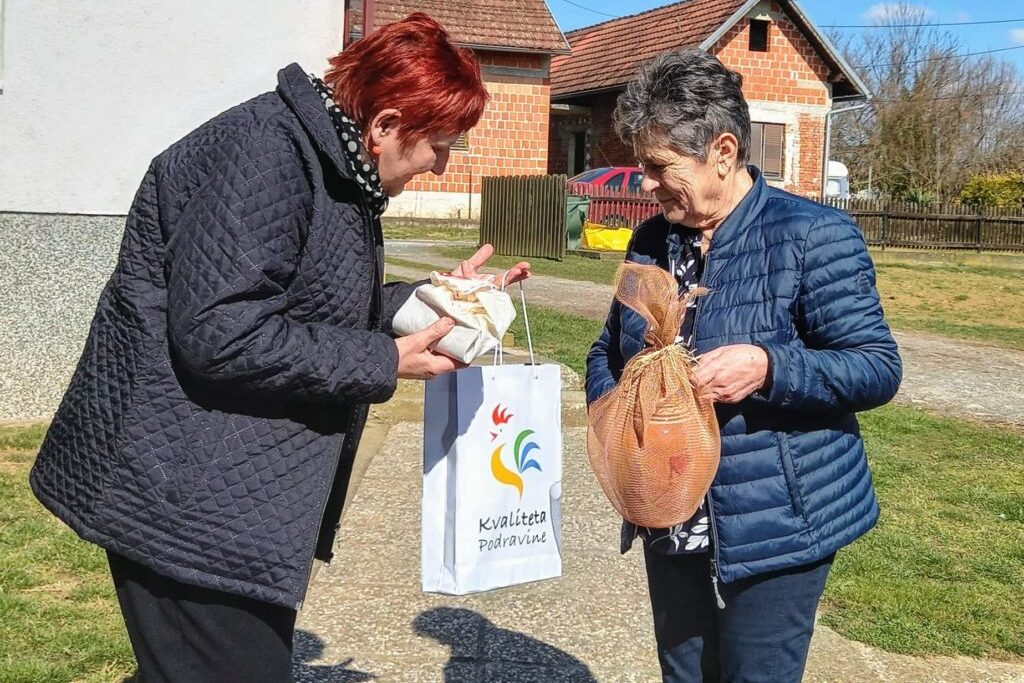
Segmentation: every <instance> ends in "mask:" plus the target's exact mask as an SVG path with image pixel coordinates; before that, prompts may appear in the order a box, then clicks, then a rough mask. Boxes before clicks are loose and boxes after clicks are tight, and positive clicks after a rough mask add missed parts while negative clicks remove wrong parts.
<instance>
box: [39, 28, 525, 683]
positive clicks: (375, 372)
mask: <svg viewBox="0 0 1024 683" xmlns="http://www.w3.org/2000/svg"><path fill="white" fill-rule="evenodd" d="M486 102H487V92H486V90H485V89H484V86H483V83H482V82H481V80H480V72H479V67H478V65H477V63H476V61H475V60H474V58H473V57H472V55H471V54H470V53H469V52H468V51H466V50H462V49H458V48H456V47H454V46H453V45H452V44H451V42H450V41H449V39H448V36H447V34H446V33H445V32H444V30H443V29H442V27H441V26H440V25H439V24H438V23H437V22H435V21H434V20H433V19H431V18H429V17H427V16H426V15H423V14H414V15H412V16H410V17H409V18H408V19H406V20H404V21H400V22H396V23H394V24H390V25H387V26H384V27H382V28H381V29H379V30H378V31H376V32H375V33H373V34H371V35H369V36H367V37H365V38H364V39H363V40H361V41H359V42H358V43H356V44H354V45H353V46H351V47H350V48H349V49H348V50H346V51H345V52H342V53H341V54H339V55H337V56H335V57H333V58H332V59H331V60H330V69H329V70H328V72H327V74H326V76H325V78H324V79H323V80H321V79H320V78H317V77H316V76H313V75H308V74H307V73H306V72H305V71H303V69H301V68H300V67H299V66H298V65H296V64H292V65H290V66H288V67H286V68H284V69H282V70H281V72H280V73H279V74H278V87H277V90H276V91H274V92H270V93H266V94H263V95H259V96H258V97H256V98H254V99H252V100H250V101H248V102H245V103H244V104H241V105H239V106H237V107H235V108H233V109H231V110H229V111H227V112H225V113H223V114H221V115H219V116H217V117H216V118H214V119H213V120H211V121H209V122H207V123H205V124H203V125H202V126H200V127H199V128H197V129H196V130H194V131H193V132H192V133H190V134H189V135H187V136H186V137H185V138H184V139H182V140H181V141H179V142H177V143H175V144H174V145H172V146H171V147H170V148H169V149H167V150H166V151H165V152H163V153H162V154H160V155H159V156H158V157H157V158H156V159H154V160H153V162H152V164H151V166H150V168H149V170H148V172H147V173H146V175H145V177H144V179H143V181H142V185H141V187H140V188H139V191H138V194H137V195H136V198H135V201H134V203H133V205H132V209H131V212H130V214H129V216H128V221H127V224H126V228H125V234H124V240H123V242H122V245H121V252H120V254H119V258H118V263H117V266H116V268H115V270H114V273H113V275H112V276H111V278H110V280H109V282H108V283H107V285H106V287H105V288H104V290H103V293H102V295H101V297H100V300H99V304H98V307H97V311H96V315H95V317H94V319H93V322H92V326H91V329H90V333H89V338H88V340H87V342H86V344H85V349H84V351H83V353H82V357H81V360H80V361H79V365H78V368H77V369H76V371H75V375H74V377H73V378H72V380H71V383H70V386H69V388H68V390H67V393H66V394H65V397H64V400H63V401H62V403H61V406H60V408H59V409H58V411H57V414H56V416H55V417H54V420H53V423H52V424H51V426H50V430H49V432H48V433H47V437H46V440H45V442H44V444H43V447H42V449H41V451H40V454H39V457H38V459H37V461H36V463H35V465H34V467H33V470H32V475H31V483H32V488H33V490H34V492H35V494H36V496H37V497H38V498H39V500H40V501H41V502H42V503H43V504H44V505H45V506H46V507H47V508H49V509H50V510H51V511H53V513H54V514H55V515H57V516H58V517H59V518H60V519H62V520H63V521H64V522H66V523H67V524H68V525H69V526H71V528H73V529H74V530H75V531H76V532H77V533H78V534H79V535H80V536H82V538H84V539H86V540H88V541H91V542H94V543H96V544H98V545H100V546H101V547H103V548H104V549H105V550H106V551H107V554H108V559H109V562H110V567H111V573H112V575H113V579H114V585H115V588H116V591H117V595H118V600H119V602H120V605H121V611H122V613H123V615H124V618H125V623H126V626H127V629H128V634H129V636H130V638H131V642H132V646H133V649H134V650H135V655H136V659H137V660H138V664H139V678H138V680H141V681H145V683H163V682H172V681H173V682H175V683H181V682H187V683H205V682H213V681H216V682H218V683H223V682H229V681H245V682H246V683H259V682H260V681H273V682H274V683H280V682H282V681H290V680H292V676H291V650H292V633H293V629H294V624H295V615H296V610H297V609H298V607H299V606H301V604H302V601H303V599H304V597H305V594H306V588H307V583H308V580H309V576H310V573H311V570H312V567H313V562H314V558H319V559H321V560H324V561H327V560H330V558H331V549H332V546H333V544H334V537H335V532H336V530H337V528H338V520H339V518H340V515H341V507H342V503H343V502H344V500H345V494H346V489H347V485H348V481H349V476H350V474H351V471H352V464H353V459H354V457H355V452H356V446H357V444H358V442H359V437H360V434H361V432H362V429H363V426H364V424H365V421H366V416H367V412H368V406H369V404H371V403H379V402H383V401H386V400H388V399H389V398H390V397H391V395H392V394H393V393H394V391H395V388H396V384H397V381H398V379H399V378H413V379H426V378H430V377H434V376H437V375H439V374H442V373H445V372H449V371H451V370H454V369H455V368H456V367H457V365H458V364H457V363H456V361H454V360H452V359H450V358H447V357H445V356H443V355H440V354H438V353H435V352H434V351H432V350H431V348H432V345H433V344H434V342H436V341H437V340H439V339H440V338H441V337H443V336H444V335H445V334H447V332H448V331H449V330H450V329H451V327H452V325H453V322H452V321H451V320H442V321H440V322H438V323H437V324H435V325H433V326H431V327H430V328H428V329H426V330H423V331H421V332H419V333H416V334H412V335H409V336H406V337H402V338H397V339H396V338H395V337H394V335H392V334H391V319H392V318H393V316H394V314H395V312H396V311H397V310H398V309H399V308H400V307H401V305H402V304H403V303H404V302H405V301H406V300H407V299H408V298H409V296H410V295H411V293H412V291H413V289H414V288H415V286H416V285H415V284H413V285H409V284H388V285H384V284H383V283H382V272H383V250H382V239H381V229H380V216H381V214H382V213H383V212H384V210H385V209H386V207H387V202H388V198H389V197H393V196H395V195H397V194H398V193H399V192H401V191H402V188H403V187H404V186H405V184H406V183H407V182H409V180H411V179H412V178H413V177H414V176H416V175H417V174H420V173H426V172H433V173H436V174H441V173H443V172H444V170H445V166H446V164H447V162H448V153H449V149H450V147H451V144H452V142H453V141H454V140H455V138H456V137H457V136H458V135H459V134H460V133H461V132H463V131H465V130H467V129H469V128H471V127H473V126H474V125H476V123H477V122H478V121H479V119H480V116H481V114H482V113H483V110H484V106H485V104H486ZM490 253H491V250H490V247H484V248H483V249H481V251H480V252H478V253H477V255H476V256H474V257H473V258H471V259H470V260H468V261H466V262H464V263H463V264H462V265H460V266H459V267H458V268H457V269H456V271H455V273H456V274H458V275H463V276H469V277H473V276H476V271H477V269H478V268H479V267H480V266H481V265H482V264H483V262H484V261H485V260H486V259H487V257H488V256H489V255H490ZM528 268H529V266H528V265H527V264H525V263H521V264H519V265H517V266H516V267H515V268H513V269H512V271H510V272H509V274H508V277H507V278H506V279H507V280H508V281H509V282H514V281H516V280H519V279H522V278H524V277H527V276H528V275H529V271H528Z"/></svg>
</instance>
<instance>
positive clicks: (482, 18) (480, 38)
mask: <svg viewBox="0 0 1024 683" xmlns="http://www.w3.org/2000/svg"><path fill="white" fill-rule="evenodd" d="M413 12H426V13H427V14H429V15H430V16H432V17H434V18H435V19H437V20H438V21H439V22H441V24H442V25H443V26H444V27H445V28H446V29H448V32H449V33H450V34H451V36H452V39H453V40H454V41H455V42H457V43H461V44H463V45H473V46H480V47H493V48H495V49H498V50H500V49H502V48H506V49H508V48H512V49H513V50H527V51H532V52H547V53H566V52H568V51H569V45H568V44H567V43H566V41H565V37H564V36H563V35H562V31H561V30H560V29H559V28H558V24H556V23H555V19H554V17H552V16H551V12H549V11H548V7H547V5H546V4H545V3H544V0H377V2H376V13H375V19H374V24H375V25H376V26H380V25H382V24H387V23H390V22H392V21H398V20H400V19H404V18H405V17H407V16H409V15H410V14H412V13H413Z"/></svg>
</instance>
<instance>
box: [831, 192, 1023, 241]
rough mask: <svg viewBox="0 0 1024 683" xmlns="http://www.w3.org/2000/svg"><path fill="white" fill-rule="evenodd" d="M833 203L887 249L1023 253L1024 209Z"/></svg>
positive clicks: (872, 202)
mask: <svg viewBox="0 0 1024 683" xmlns="http://www.w3.org/2000/svg"><path fill="white" fill-rule="evenodd" d="M829 204H831V205H832V206H835V207H837V208H840V209H842V210H843V211H845V212H846V213H848V214H850V216H852V217H853V218H854V220H856V221H857V223H858V224H859V225H860V229H861V231H862V232H863V233H864V238H865V239H866V240H867V242H868V244H871V245H873V246H880V247H882V248H883V249H884V248H885V247H904V248H910V249H973V250H975V251H1024V210H1017V211H1012V210H1007V209H980V208H978V207H971V206H965V205H963V204H943V205H932V206H919V205H917V204H910V203H904V202H890V201H865V200H830V201H829Z"/></svg>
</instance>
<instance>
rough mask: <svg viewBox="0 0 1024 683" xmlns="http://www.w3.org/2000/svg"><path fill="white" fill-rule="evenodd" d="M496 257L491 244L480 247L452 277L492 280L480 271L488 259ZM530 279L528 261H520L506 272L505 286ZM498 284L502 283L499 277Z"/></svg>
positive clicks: (460, 265)
mask: <svg viewBox="0 0 1024 683" xmlns="http://www.w3.org/2000/svg"><path fill="white" fill-rule="evenodd" d="M493 255H494V247H492V246H491V245H489V244H485V245H484V246H482V247H480V249H478V250H477V252H476V253H475V254H473V255H472V256H470V257H469V258H468V259H466V260H465V261H463V262H462V263H460V264H459V267H458V268H456V269H454V270H453V271H452V275H455V276H456V277H468V278H473V279H477V280H483V279H490V278H491V276H490V275H484V274H483V273H480V272H479V270H480V269H481V268H483V266H484V264H485V263H487V259H489V258H491V256H493ZM528 277H530V264H529V263H527V262H526V261H520V262H519V263H517V264H515V265H514V266H512V267H511V268H509V269H508V270H507V271H506V275H505V284H506V285H511V284H513V283H516V282H521V281H522V280H525V279H527V278H528ZM496 282H498V283H500V282H501V278H500V277H498V278H497V279H496Z"/></svg>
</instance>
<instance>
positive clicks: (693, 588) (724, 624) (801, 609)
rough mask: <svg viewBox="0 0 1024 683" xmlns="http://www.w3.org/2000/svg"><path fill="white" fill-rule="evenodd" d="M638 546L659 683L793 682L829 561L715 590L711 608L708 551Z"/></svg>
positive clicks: (804, 652) (799, 673)
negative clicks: (720, 600)
mask: <svg viewBox="0 0 1024 683" xmlns="http://www.w3.org/2000/svg"><path fill="white" fill-rule="evenodd" d="M644 545H645V548H644V551H645V552H644V557H645V559H646V562H647V583H648V587H649V588H650V593H651V608H652V611H653V612H654V636H655V639H656V640H657V642H658V659H659V661H660V662H661V675H662V681H663V682H664V683H799V681H800V680H801V678H803V673H804V664H805V663H806V661H807V650H808V647H809V646H810V643H811V634H812V633H813V632H814V613H815V610H816V608H817V606H818V600H819V599H820V598H821V594H822V592H823V591H824V590H825V581H826V579H827V578H828V572H829V569H830V568H831V566H832V559H833V558H832V557H828V558H826V559H824V560H821V561H818V562H815V563H813V564H809V565H804V566H801V567H793V568H790V569H784V570H781V571H776V572H770V573H768V574H760V575H758V576H753V577H750V578H746V579H741V580H739V581H736V582H734V583H721V584H719V589H720V592H721V595H722V598H723V599H724V601H725V609H719V608H718V607H717V606H716V599H715V596H714V591H713V589H712V585H711V565H710V552H707V553H698V554H693V555H675V556H669V555H663V554H661V553H658V552H656V551H652V550H650V549H649V548H647V547H646V544H644Z"/></svg>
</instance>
